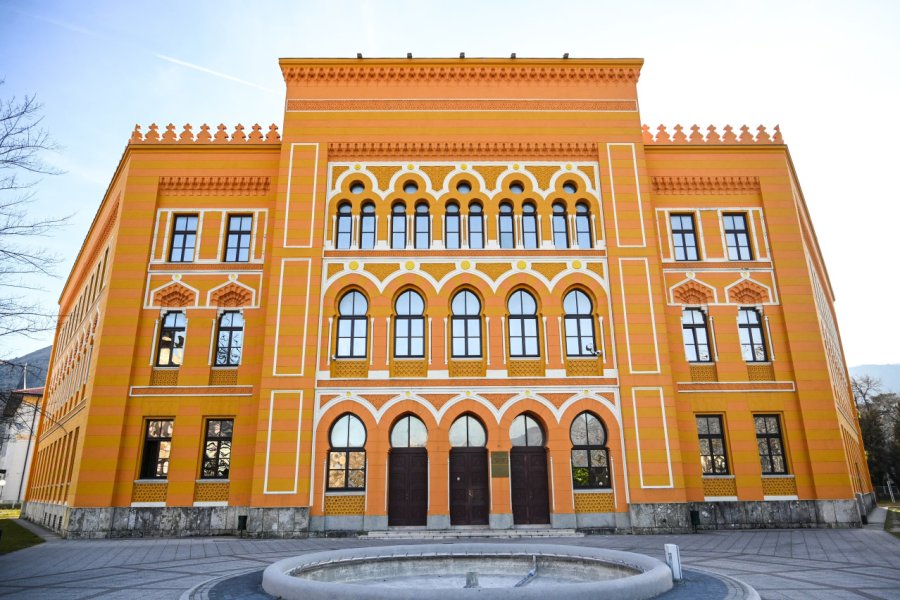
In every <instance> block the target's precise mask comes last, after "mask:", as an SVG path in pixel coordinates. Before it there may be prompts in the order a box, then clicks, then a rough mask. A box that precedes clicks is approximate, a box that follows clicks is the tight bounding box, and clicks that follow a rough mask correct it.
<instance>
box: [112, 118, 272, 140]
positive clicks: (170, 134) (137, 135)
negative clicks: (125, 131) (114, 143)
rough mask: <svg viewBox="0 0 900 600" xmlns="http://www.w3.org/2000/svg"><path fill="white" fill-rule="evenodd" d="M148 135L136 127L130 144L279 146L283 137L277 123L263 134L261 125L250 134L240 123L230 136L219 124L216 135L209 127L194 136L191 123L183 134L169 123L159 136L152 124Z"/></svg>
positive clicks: (157, 127)
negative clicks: (244, 144) (279, 132)
mask: <svg viewBox="0 0 900 600" xmlns="http://www.w3.org/2000/svg"><path fill="white" fill-rule="evenodd" d="M147 129H148V131H147V133H146V134H144V133H142V132H141V126H140V125H135V126H134V131H133V132H132V133H131V138H130V139H129V140H128V143H129V144H240V143H246V144H279V143H281V136H280V135H279V134H278V126H277V125H276V124H275V123H272V124H271V125H269V132H268V133H266V134H263V132H262V127H261V126H260V125H259V123H257V124H255V125H253V127H252V128H251V131H250V134H249V135H248V134H246V133H244V126H243V125H241V124H240V123H238V124H237V125H235V126H234V131H232V133H231V134H230V135H229V134H228V131H227V127H225V125H224V124H221V123H220V124H219V126H218V127H217V128H216V129H217V131H216V133H215V134H212V133H210V131H209V125H207V124H206V123H204V124H203V125H201V126H200V133H198V134H197V135H196V136H195V135H194V131H193V127H192V126H191V124H190V123H185V124H184V126H183V128H182V130H181V133H180V134H177V133H175V125H173V124H172V123H169V124H168V125H166V130H165V132H163V134H162V135H160V134H159V126H158V125H157V124H156V123H151V124H150V126H149V127H148V128H147Z"/></svg>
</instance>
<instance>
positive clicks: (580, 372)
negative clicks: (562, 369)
mask: <svg viewBox="0 0 900 600" xmlns="http://www.w3.org/2000/svg"><path fill="white" fill-rule="evenodd" d="M600 375H603V365H602V364H601V363H600V359H599V358H567V359H566V376H568V377H598V376H600Z"/></svg>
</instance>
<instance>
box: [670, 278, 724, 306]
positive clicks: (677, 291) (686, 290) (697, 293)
mask: <svg viewBox="0 0 900 600" xmlns="http://www.w3.org/2000/svg"><path fill="white" fill-rule="evenodd" d="M672 298H673V299H674V300H675V302H678V303H679V304H712V303H713V302H715V298H714V295H713V290H712V289H711V288H710V287H709V286H707V285H705V284H703V283H700V282H698V281H694V280H691V281H685V282H684V283H682V284H681V285H679V286H677V287H675V288H674V289H673V290H672Z"/></svg>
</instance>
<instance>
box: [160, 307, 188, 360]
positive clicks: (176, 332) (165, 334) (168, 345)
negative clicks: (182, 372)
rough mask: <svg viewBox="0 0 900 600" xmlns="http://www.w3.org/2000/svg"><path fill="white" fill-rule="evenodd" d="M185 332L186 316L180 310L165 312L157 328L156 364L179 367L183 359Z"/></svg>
mask: <svg viewBox="0 0 900 600" xmlns="http://www.w3.org/2000/svg"><path fill="white" fill-rule="evenodd" d="M186 332H187V317H185V316H184V313H183V312H181V311H176V312H169V313H166V316H164V317H163V320H162V327H160V328H159V343H158V344H157V348H156V366H158V367H180V366H181V363H182V362H183V361H184V338H185V334H186Z"/></svg>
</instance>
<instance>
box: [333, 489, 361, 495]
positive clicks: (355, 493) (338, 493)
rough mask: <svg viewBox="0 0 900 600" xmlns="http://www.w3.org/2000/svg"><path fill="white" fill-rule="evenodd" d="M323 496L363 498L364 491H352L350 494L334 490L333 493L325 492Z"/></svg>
mask: <svg viewBox="0 0 900 600" xmlns="http://www.w3.org/2000/svg"><path fill="white" fill-rule="evenodd" d="M325 495H326V496H365V495H366V490H353V491H352V492H351V491H347V492H340V491H338V490H334V491H326V492H325Z"/></svg>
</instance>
